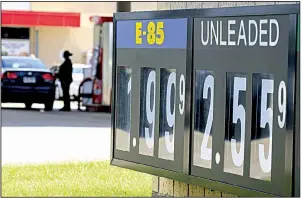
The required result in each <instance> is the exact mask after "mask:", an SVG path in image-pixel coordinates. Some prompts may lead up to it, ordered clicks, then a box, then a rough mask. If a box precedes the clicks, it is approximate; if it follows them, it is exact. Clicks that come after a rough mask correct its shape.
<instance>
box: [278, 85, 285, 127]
mask: <svg viewBox="0 0 302 198" xmlns="http://www.w3.org/2000/svg"><path fill="white" fill-rule="evenodd" d="M281 93H282V95H281ZM281 97H282V99H281ZM278 108H279V111H280V113H281V114H282V117H281V116H280V115H278V125H279V127H280V128H283V127H284V125H285V116H286V86H285V82H284V81H281V82H280V84H279V90H278Z"/></svg>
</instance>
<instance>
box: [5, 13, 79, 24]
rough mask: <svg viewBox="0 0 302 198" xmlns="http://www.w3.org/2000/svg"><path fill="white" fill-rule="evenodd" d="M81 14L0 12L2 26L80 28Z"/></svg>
mask: <svg viewBox="0 0 302 198" xmlns="http://www.w3.org/2000/svg"><path fill="white" fill-rule="evenodd" d="M80 23H81V14H80V13H70V12H37V11H15V10H2V13H1V24H2V25H20V26H59V27H80Z"/></svg>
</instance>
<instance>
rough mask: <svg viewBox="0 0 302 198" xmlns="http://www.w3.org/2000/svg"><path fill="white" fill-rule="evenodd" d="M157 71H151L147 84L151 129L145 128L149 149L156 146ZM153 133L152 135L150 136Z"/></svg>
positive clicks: (148, 118) (148, 117)
mask: <svg viewBox="0 0 302 198" xmlns="http://www.w3.org/2000/svg"><path fill="white" fill-rule="evenodd" d="M155 75H156V74H155V71H151V72H150V73H149V76H148V82H147V93H146V113H147V120H148V123H149V124H150V125H152V126H151V130H150V128H147V127H145V140H146V144H147V146H148V148H150V149H152V148H153V145H154V120H155ZM152 83H153V85H154V86H153V89H154V92H153V93H154V94H153V105H152V109H151V105H150V104H151V85H152ZM150 131H151V134H150Z"/></svg>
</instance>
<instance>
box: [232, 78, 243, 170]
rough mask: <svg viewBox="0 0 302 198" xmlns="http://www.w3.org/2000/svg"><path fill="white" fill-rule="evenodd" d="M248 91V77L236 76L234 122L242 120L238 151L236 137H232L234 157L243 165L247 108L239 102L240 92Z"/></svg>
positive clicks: (236, 163)
mask: <svg viewBox="0 0 302 198" xmlns="http://www.w3.org/2000/svg"><path fill="white" fill-rule="evenodd" d="M240 91H246V78H241V77H235V78H234V97H233V123H234V124H237V123H238V120H240V134H241V135H240V139H241V141H240V150H239V153H237V149H236V139H233V138H232V139H231V151H232V159H233V162H234V164H235V165H236V166H241V165H242V164H243V161H244V139H245V109H244V107H243V106H242V105H238V103H239V92H240Z"/></svg>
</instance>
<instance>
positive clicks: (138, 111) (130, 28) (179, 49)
mask: <svg viewBox="0 0 302 198" xmlns="http://www.w3.org/2000/svg"><path fill="white" fill-rule="evenodd" d="M187 23H188V19H187V18H178V19H154V20H125V21H117V22H116V23H115V27H116V30H117V31H116V60H115V61H116V68H115V69H116V86H115V87H116V103H115V112H116V114H115V131H114V136H115V138H114V145H115V146H114V151H113V152H114V158H116V159H120V160H126V161H131V162H135V163H140V164H144V165H147V166H152V167H158V168H162V167H167V170H171V171H175V172H180V173H182V172H183V168H184V167H183V162H184V159H183V155H176V154H178V153H183V152H184V142H185V141H184V133H183V131H184V130H185V128H184V127H185V124H184V120H185V79H186V76H187V73H186V72H187V71H186V68H187ZM189 77H190V76H189ZM187 166H188V165H187Z"/></svg>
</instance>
